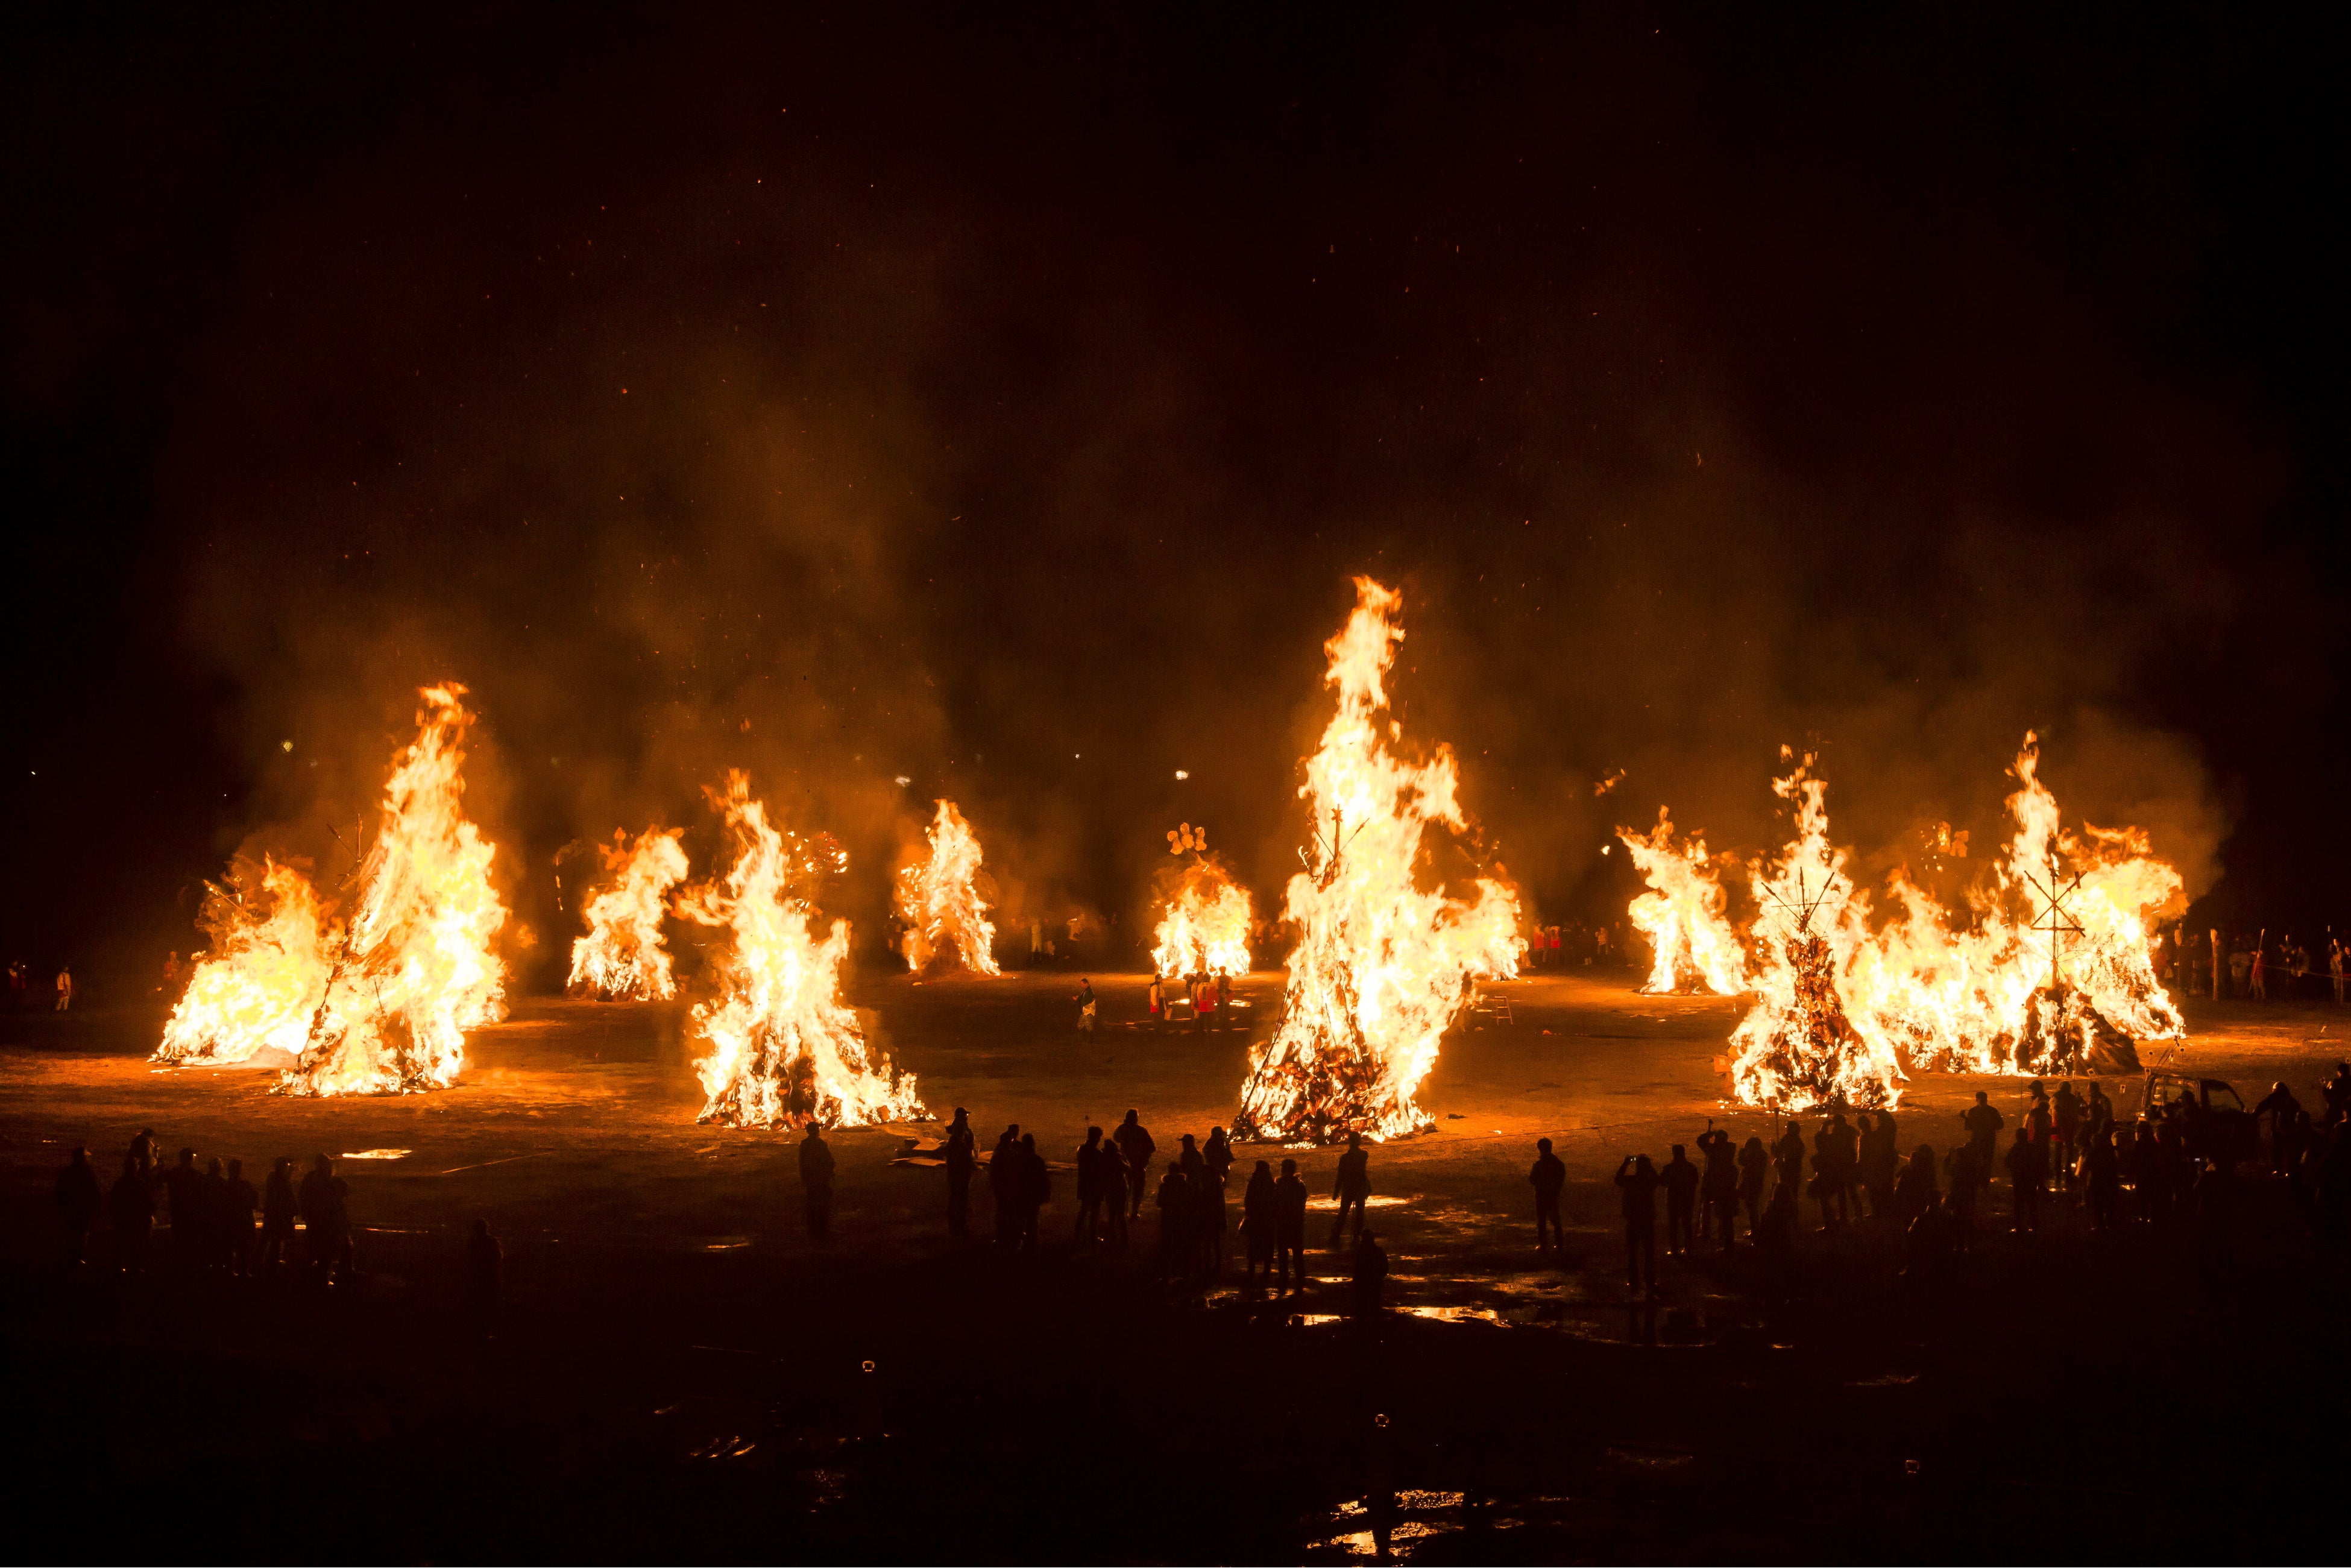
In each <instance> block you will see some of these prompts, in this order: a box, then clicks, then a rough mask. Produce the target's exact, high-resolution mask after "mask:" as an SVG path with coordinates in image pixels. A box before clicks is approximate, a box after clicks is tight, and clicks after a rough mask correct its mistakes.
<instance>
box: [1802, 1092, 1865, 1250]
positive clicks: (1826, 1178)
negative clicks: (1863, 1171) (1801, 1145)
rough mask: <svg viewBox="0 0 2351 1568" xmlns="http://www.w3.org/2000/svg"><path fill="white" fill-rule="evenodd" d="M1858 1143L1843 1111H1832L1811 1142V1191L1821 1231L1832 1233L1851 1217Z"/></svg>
mask: <svg viewBox="0 0 2351 1568" xmlns="http://www.w3.org/2000/svg"><path fill="white" fill-rule="evenodd" d="M1860 1142H1861V1140H1860V1138H1859V1137H1858V1136H1857V1135H1856V1134H1855V1132H1854V1130H1853V1124H1851V1123H1849V1122H1847V1121H1846V1120H1845V1119H1844V1112H1843V1111H1832V1112H1831V1113H1829V1119H1828V1120H1827V1121H1826V1122H1824V1123H1823V1124H1822V1125H1821V1130H1820V1133H1819V1134H1817V1135H1816V1136H1815V1137H1814V1138H1813V1178H1814V1192H1815V1195H1816V1196H1817V1197H1819V1199H1820V1205H1821V1228H1822V1229H1823V1230H1834V1229H1835V1228H1838V1227H1839V1226H1841V1225H1844V1224H1846V1223H1848V1222H1849V1221H1851V1220H1852V1218H1853V1217H1854V1216H1853V1207H1854V1204H1853V1184H1854V1177H1855V1175H1856V1174H1857V1173H1858V1172H1859V1171H1860V1168H1861V1157H1860V1154H1859V1145H1860Z"/></svg>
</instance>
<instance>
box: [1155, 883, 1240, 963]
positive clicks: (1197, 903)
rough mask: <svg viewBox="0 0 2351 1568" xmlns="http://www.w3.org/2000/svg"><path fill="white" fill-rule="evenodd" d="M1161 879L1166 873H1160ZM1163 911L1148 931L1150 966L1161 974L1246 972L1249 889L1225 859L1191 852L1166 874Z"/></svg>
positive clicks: (1161, 895)
mask: <svg viewBox="0 0 2351 1568" xmlns="http://www.w3.org/2000/svg"><path fill="white" fill-rule="evenodd" d="M1163 877H1165V873H1163ZM1165 881H1166V882H1167V883H1169V885H1165V886H1164V887H1163V888H1162V890H1161V893H1160V903H1161V905H1162V910H1163V913H1162V914H1161V915H1160V916H1159V928H1158V930H1157V931H1156V932H1155V933H1154V934H1153V937H1152V941H1153V946H1152V949H1151V967H1152V969H1153V971H1154V972H1155V973H1157V974H1162V975H1246V974H1248V973H1249V919H1250V914H1251V911H1250V908H1249V889H1248V888H1245V887H1243V886H1242V885H1241V884H1240V883H1237V882H1235V881H1234V880H1233V878H1232V873H1230V872H1228V871H1227V870H1226V869H1225V867H1224V862H1221V861H1219V860H1217V858H1216V857H1214V856H1213V855H1196V856H1195V857H1194V858H1193V859H1192V861H1191V862H1189V863H1188V864H1186V865H1185V866H1184V867H1182V868H1181V869H1180V870H1177V871H1175V873H1174V874H1173V876H1172V877H1165Z"/></svg>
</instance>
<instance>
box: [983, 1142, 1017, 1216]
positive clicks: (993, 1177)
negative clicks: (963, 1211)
mask: <svg viewBox="0 0 2351 1568" xmlns="http://www.w3.org/2000/svg"><path fill="white" fill-rule="evenodd" d="M987 1195H988V1197H989V1198H990V1199H991V1200H993V1201H994V1203H995V1205H996V1244H997V1245H998V1247H1014V1246H1018V1245H1019V1241H1020V1124H1019V1123H1018V1122H1015V1123H1013V1124H1011V1125H1010V1126H1008V1127H1007V1128H1005V1129H1004V1131H1003V1132H1002V1133H1001V1134H998V1136H997V1140H996V1147H995V1148H993V1149H991V1150H989V1151H988V1155H987Z"/></svg>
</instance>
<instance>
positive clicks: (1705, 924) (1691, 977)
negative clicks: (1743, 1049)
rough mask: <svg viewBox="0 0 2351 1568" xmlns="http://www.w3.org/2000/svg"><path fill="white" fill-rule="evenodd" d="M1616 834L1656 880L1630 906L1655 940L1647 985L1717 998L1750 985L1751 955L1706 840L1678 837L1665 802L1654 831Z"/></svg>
mask: <svg viewBox="0 0 2351 1568" xmlns="http://www.w3.org/2000/svg"><path fill="white" fill-rule="evenodd" d="M1616 837H1617V839H1618V840H1619V841H1621V842H1622V843H1623V844H1624V846H1625V852H1627V853H1628V854H1630V855H1631V856H1632V857H1633V864H1634V865H1635V867H1636V868H1637V869H1638V870H1639V871H1640V873H1641V874H1642V875H1643V876H1644V877H1645V878H1646V879H1647V881H1648V883H1649V891H1648V892H1646V893H1645V894H1641V895H1640V896H1639V897H1637V898H1635V899H1634V900H1633V903H1632V905H1631V907H1630V909H1629V910H1628V911H1627V912H1626V913H1627V914H1628V915H1629V916H1630V917H1631V919H1632V922H1633V925H1635V927H1636V928H1637V929H1638V930H1639V931H1640V932H1641V933H1642V935H1644V936H1646V937H1648V939H1649V949H1650V953H1651V955H1652V956H1651V959H1650V963H1649V977H1648V978H1647V979H1646V981H1644V982H1643V983H1642V986H1641V989H1643V990H1644V991H1649V992H1653V993H1656V994H1659V995H1664V994H1667V993H1674V992H1697V991H1711V992H1713V993H1714V994H1715V995H1716V996H1718V997H1735V996H1737V995H1739V994H1740V992H1741V991H1744V990H1745V989H1746V988H1747V956H1746V954H1745V952H1744V951H1743V950H1742V949H1741V948H1740V944H1739V934H1738V933H1737V932H1736V931H1734V930H1732V929H1731V925H1730V919H1729V915H1728V914H1727V912H1726V911H1727V907H1728V900H1727V899H1726V898H1725V897H1724V894H1723V891H1722V879H1721V874H1720V873H1719V870H1718V868H1717V864H1716V862H1715V861H1713V860H1710V859H1709V858H1708V855H1707V852H1706V840H1705V839H1704V838H1702V837H1700V836H1698V835H1696V834H1693V835H1691V836H1690V837H1689V838H1688V839H1687V841H1677V839H1676V837H1675V835H1674V824H1673V822H1672V821H1671V820H1670V819H1669V818H1668V816H1667V810H1666V808H1665V807H1663V806H1660V807H1658V808H1657V825H1656V827H1655V828H1653V829H1651V830H1650V831H1648V832H1646V833H1643V832H1640V831H1636V830H1635V829H1632V828H1619V829H1617V830H1616Z"/></svg>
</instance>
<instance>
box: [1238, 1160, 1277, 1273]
mask: <svg viewBox="0 0 2351 1568" xmlns="http://www.w3.org/2000/svg"><path fill="white" fill-rule="evenodd" d="M1280 1209H1281V1200H1280V1196H1279V1195H1278V1193H1277V1192H1276V1190H1275V1183H1274V1179H1273V1166H1272V1164H1271V1162H1270V1161H1267V1160H1259V1161H1258V1163H1257V1169H1255V1170H1253V1171H1251V1172H1250V1173H1249V1186H1246V1187H1244V1188H1242V1189H1241V1241H1242V1243H1243V1245H1244V1246H1245V1247H1246V1249H1247V1250H1248V1262H1247V1265H1246V1267H1247V1273H1246V1276H1245V1278H1246V1279H1247V1281H1248V1283H1249V1289H1250V1290H1252V1291H1254V1290H1257V1289H1258V1288H1259V1286H1258V1270H1260V1269H1262V1270H1265V1277H1266V1280H1267V1281H1268V1282H1270V1281H1272V1279H1273V1244H1274V1236H1275V1233H1276V1232H1277V1231H1278V1230H1279V1229H1280V1227H1281V1218H1280Z"/></svg>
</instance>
